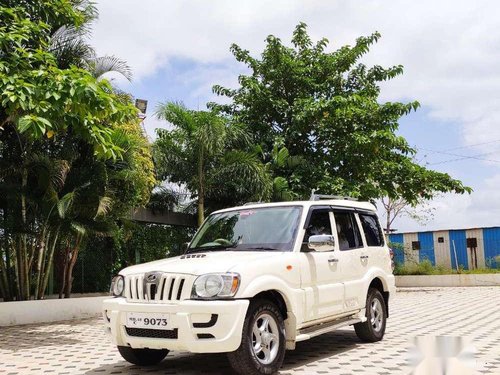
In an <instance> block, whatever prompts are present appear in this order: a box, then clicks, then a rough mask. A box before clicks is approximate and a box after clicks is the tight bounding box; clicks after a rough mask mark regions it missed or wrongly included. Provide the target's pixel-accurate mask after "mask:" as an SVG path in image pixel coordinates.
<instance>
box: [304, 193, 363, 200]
mask: <svg viewBox="0 0 500 375" xmlns="http://www.w3.org/2000/svg"><path fill="white" fill-rule="evenodd" d="M324 199H339V200H346V201H357V200H358V198H353V197H346V196H342V195H326V194H314V193H313V194H311V198H309V200H310V201H320V200H324Z"/></svg>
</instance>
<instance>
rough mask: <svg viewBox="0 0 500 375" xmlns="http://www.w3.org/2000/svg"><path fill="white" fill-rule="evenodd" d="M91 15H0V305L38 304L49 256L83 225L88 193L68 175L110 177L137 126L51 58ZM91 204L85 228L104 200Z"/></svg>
mask: <svg viewBox="0 0 500 375" xmlns="http://www.w3.org/2000/svg"><path fill="white" fill-rule="evenodd" d="M91 11H92V7H91V6H89V5H88V3H86V2H84V1H69V0H54V1H51V2H32V1H15V2H14V1H8V0H7V1H4V2H2V5H1V6H0V20H1V22H0V166H1V168H0V191H2V193H3V195H2V197H0V205H1V207H0V214H1V218H0V223H1V224H0V225H1V229H2V231H1V236H0V293H1V294H2V296H3V297H4V298H5V299H7V300H9V299H13V298H17V299H18V300H23V299H27V298H29V297H30V296H35V297H36V298H41V297H42V296H43V293H44V291H45V289H46V285H47V280H48V274H49V271H50V267H51V265H52V259H53V256H54V253H55V251H56V250H57V249H58V248H59V247H60V246H61V243H62V242H63V241H68V239H72V240H74V239H75V238H76V239H78V233H80V232H81V230H80V231H79V229H78V227H77V225H72V226H71V227H72V228H73V229H72V230H70V229H68V227H67V225H66V224H67V223H68V222H69V218H70V217H80V216H81V212H80V213H79V214H78V215H76V214H75V209H76V207H78V205H77V203H78V204H80V202H81V199H82V197H83V196H84V194H81V193H80V192H81V191H83V190H84V186H85V188H89V185H85V183H84V184H83V185H80V186H78V185H77V184H73V185H71V184H70V183H69V181H70V180H71V178H70V177H71V175H72V174H76V173H78V172H81V173H82V174H84V173H85V172H84V171H78V172H77V171H76V169H75V163H76V161H77V160H78V158H79V156H81V155H85V156H86V157H88V158H91V159H92V160H93V161H98V162H99V163H102V164H105V166H106V168H107V170H108V171H109V170H116V171H117V173H119V171H120V166H121V165H122V164H123V163H126V161H127V154H129V150H128V149H127V147H128V144H127V142H121V141H119V140H120V137H118V135H119V133H121V132H122V130H119V129H118V128H119V126H120V125H121V124H128V123H131V122H137V118H136V115H137V111H136V109H135V108H134V106H133V105H132V104H131V100H130V99H129V98H127V97H125V96H123V95H117V94H115V93H114V92H113V89H112V87H111V85H110V84H109V82H107V81H106V80H97V79H96V78H95V77H94V76H93V75H92V74H91V73H90V72H88V71H87V70H85V69H82V68H79V67H77V66H75V65H72V66H69V67H67V68H61V67H60V66H58V61H57V59H56V57H55V56H54V54H53V53H51V52H50V51H49V49H50V48H49V46H50V43H51V37H52V35H53V33H54V32H55V30H58V29H60V28H61V27H63V26H65V25H72V26H73V27H75V28H79V27H82V26H83V25H85V22H86V21H87V20H88V19H89V17H90V12H91ZM136 126H138V125H136ZM132 149H134V148H132ZM82 150H85V152H84V153H83V154H82V153H81V152H82ZM134 150H135V149H134ZM139 163H140V161H138V162H137V164H139ZM89 165H94V164H89ZM82 167H85V164H84V165H82ZM141 168H142V166H141ZM126 173H127V172H125V173H123V175H124V176H125V174H126ZM97 175H98V174H97V173H96V176H94V177H97ZM108 179H109V176H108ZM89 183H90V184H94V182H93V181H92V182H89ZM106 183H107V184H109V181H106ZM70 186H72V187H71V188H70ZM122 186H123V185H121V184H117V185H116V187H117V190H118V189H122ZM92 188H94V189H96V191H101V192H102V191H103V190H99V189H100V188H99V187H97V186H95V185H93V186H92ZM108 191H109V190H108ZM134 194H137V195H141V194H142V193H137V192H136V193H134ZM146 199H147V198H146ZM95 202H97V203H98V204H97V205H94V208H95V210H94V211H93V212H94V216H92V218H93V217H98V216H100V215H97V213H98V211H99V210H101V211H102V210H103V209H104V207H105V206H106V204H109V199H108V195H106V194H101V193H99V200H98V201H97V200H96V201H95ZM95 202H94V203H95ZM117 202H119V203H120V204H121V203H122V201H120V200H119V199H117ZM131 202H132V201H131ZM79 210H80V209H79ZM90 211H92V210H90V209H89V212H90ZM88 217H90V216H88ZM75 222H77V221H74V222H73V224H74V223H75ZM80 229H81V228H80ZM71 233H73V235H74V236H73V235H71Z"/></svg>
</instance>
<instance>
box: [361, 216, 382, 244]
mask: <svg viewBox="0 0 500 375" xmlns="http://www.w3.org/2000/svg"><path fill="white" fill-rule="evenodd" d="M359 220H360V221H361V226H362V227H363V232H365V237H366V244H367V245H368V246H384V236H383V235H382V229H381V228H380V225H379V223H378V220H377V217H376V216H375V215H367V214H359Z"/></svg>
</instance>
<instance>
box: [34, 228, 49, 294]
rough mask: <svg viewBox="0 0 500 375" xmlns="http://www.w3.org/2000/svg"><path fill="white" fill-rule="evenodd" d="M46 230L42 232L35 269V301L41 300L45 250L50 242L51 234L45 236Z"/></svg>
mask: <svg viewBox="0 0 500 375" xmlns="http://www.w3.org/2000/svg"><path fill="white" fill-rule="evenodd" d="M45 232H46V229H45V228H44V229H43V231H42V236H41V241H40V246H39V248H38V260H37V263H36V269H35V275H36V282H35V299H39V298H40V294H39V293H40V283H41V281H42V264H43V261H44V258H45V248H46V244H47V243H48V242H49V241H50V232H49V233H48V234H47V235H46V234H45Z"/></svg>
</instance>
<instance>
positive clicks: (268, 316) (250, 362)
mask: <svg viewBox="0 0 500 375" xmlns="http://www.w3.org/2000/svg"><path fill="white" fill-rule="evenodd" d="M285 347H286V338H285V323H284V320H283V316H282V315H281V313H280V311H279V309H278V308H277V307H276V305H275V304H274V303H272V302H270V301H267V300H254V301H251V303H250V306H249V307H248V312H247V315H246V317H245V322H244V324H243V335H242V338H241V344H240V347H239V348H238V349H237V350H236V351H234V352H231V353H228V359H229V362H230V364H231V367H232V368H233V369H234V370H235V371H236V372H238V373H239V374H245V375H261V374H266V375H269V374H275V373H276V372H277V371H278V370H279V369H280V367H281V365H282V364H283V359H284V357H285Z"/></svg>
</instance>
